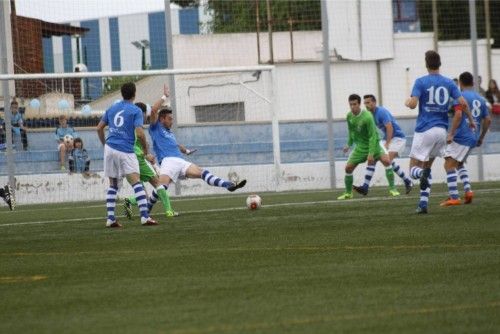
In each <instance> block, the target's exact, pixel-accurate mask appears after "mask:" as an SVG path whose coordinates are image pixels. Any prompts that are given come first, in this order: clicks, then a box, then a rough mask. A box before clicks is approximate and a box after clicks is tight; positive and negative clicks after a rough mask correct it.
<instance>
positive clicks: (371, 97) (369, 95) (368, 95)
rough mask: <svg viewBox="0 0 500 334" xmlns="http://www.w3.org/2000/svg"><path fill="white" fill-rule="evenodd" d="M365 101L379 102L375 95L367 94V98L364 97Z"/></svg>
mask: <svg viewBox="0 0 500 334" xmlns="http://www.w3.org/2000/svg"><path fill="white" fill-rule="evenodd" d="M364 99H372V100H373V101H375V102H377V99H376V98H375V95H373V94H366V95H365V96H363V100H364Z"/></svg>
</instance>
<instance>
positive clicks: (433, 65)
mask: <svg viewBox="0 0 500 334" xmlns="http://www.w3.org/2000/svg"><path fill="white" fill-rule="evenodd" d="M425 66H426V67H427V68H428V69H429V70H439V67H440V66H441V56H440V55H439V53H437V52H436V51H433V50H429V51H427V52H426V53H425Z"/></svg>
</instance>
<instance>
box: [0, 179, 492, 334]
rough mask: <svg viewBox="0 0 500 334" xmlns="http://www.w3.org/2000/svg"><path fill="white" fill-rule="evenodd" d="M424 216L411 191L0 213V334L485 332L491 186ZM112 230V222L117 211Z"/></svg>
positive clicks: (439, 191)
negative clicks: (167, 214) (149, 209)
mask: <svg viewBox="0 0 500 334" xmlns="http://www.w3.org/2000/svg"><path fill="white" fill-rule="evenodd" d="M473 186H474V187H475V191H476V196H475V198H474V202H473V203H472V204H470V205H462V206H459V207H450V208H441V207H439V202H440V201H441V200H443V199H444V198H445V197H446V192H445V187H444V185H436V186H435V187H434V189H433V195H432V197H431V200H430V202H431V204H430V212H429V214H428V215H416V214H414V209H415V207H416V203H417V193H418V191H417V190H416V189H415V190H414V191H413V193H412V194H411V195H409V196H405V195H402V196H400V197H399V198H390V197H388V196H387V195H386V189H385V188H375V189H372V190H371V192H370V194H369V195H368V196H367V197H365V198H361V196H357V197H356V198H355V199H354V200H350V201H345V202H340V201H337V200H334V199H335V198H336V197H337V196H338V195H339V194H340V192H341V191H340V190H339V191H320V192H291V193H278V194H275V193H269V194H260V195H261V197H262V198H263V207H262V209H261V210H258V211H254V212H251V211H248V210H246V209H245V208H244V205H245V198H246V195H244V194H235V195H228V196H218V197H205V198H189V199H174V200H173V205H174V207H175V209H176V210H178V211H179V212H180V213H181V214H182V215H181V216H180V217H176V218H174V219H169V220H167V219H166V218H163V217H162V216H161V215H160V212H159V206H157V208H156V210H158V211H155V212H154V214H153V217H155V218H157V219H158V220H159V221H160V222H161V225H160V226H152V227H143V226H141V225H140V223H139V220H138V218H137V217H136V218H135V219H134V220H133V221H131V222H128V221H126V219H125V218H123V217H121V218H120V221H121V222H122V223H123V224H124V228H123V229H120V230H117V229H106V228H105V227H104V223H105V221H104V216H105V207H104V203H71V204H60V205H43V206H21V207H19V208H18V210H17V211H15V212H9V211H7V208H6V206H4V205H2V206H1V207H0V333H178V334H181V333H183V334H190V333H192V334H198V333H361V332H363V333H367V332H369V333H492V332H498V331H500V316H499V315H500V183H498V182H490V183H482V184H474V185H473ZM118 213H119V214H120V215H121V214H122V213H121V208H118Z"/></svg>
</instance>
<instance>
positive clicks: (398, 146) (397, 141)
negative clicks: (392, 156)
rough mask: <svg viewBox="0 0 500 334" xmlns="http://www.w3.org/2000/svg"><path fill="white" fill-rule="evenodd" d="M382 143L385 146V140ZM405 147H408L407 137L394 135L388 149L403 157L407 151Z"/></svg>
mask: <svg viewBox="0 0 500 334" xmlns="http://www.w3.org/2000/svg"><path fill="white" fill-rule="evenodd" d="M381 143H382V146H383V147H385V140H382V141H381ZM405 148H406V138H399V137H393V138H392V140H391V143H390V144H389V148H388V149H387V151H388V152H389V153H390V152H396V153H397V154H398V156H400V157H401V156H402V155H403V154H404V152H405Z"/></svg>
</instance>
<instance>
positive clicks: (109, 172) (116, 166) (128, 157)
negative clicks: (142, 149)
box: [104, 145, 139, 178]
mask: <svg viewBox="0 0 500 334" xmlns="http://www.w3.org/2000/svg"><path fill="white" fill-rule="evenodd" d="M133 173H137V174H139V162H138V161H137V157H136V156H135V153H125V152H121V151H118V150H115V149H114V148H111V147H109V146H108V145H104V176H106V177H112V178H122V177H124V176H126V175H129V174H133Z"/></svg>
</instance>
